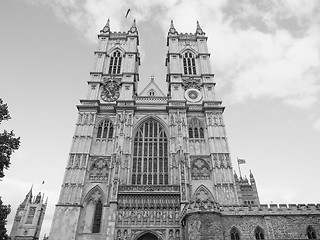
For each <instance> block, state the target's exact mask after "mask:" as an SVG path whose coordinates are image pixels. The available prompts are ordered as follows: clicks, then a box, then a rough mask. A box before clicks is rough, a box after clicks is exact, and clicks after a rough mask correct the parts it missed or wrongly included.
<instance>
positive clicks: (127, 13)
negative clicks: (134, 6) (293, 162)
mask: <svg viewBox="0 0 320 240" xmlns="http://www.w3.org/2000/svg"><path fill="white" fill-rule="evenodd" d="M130 11H131V9H130V8H129V9H128V10H127V13H126V18H127V17H128V14H129V12H130Z"/></svg>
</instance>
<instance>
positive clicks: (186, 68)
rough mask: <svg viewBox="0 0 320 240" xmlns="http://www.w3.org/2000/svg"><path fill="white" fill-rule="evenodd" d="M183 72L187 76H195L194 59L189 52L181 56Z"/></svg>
mask: <svg viewBox="0 0 320 240" xmlns="http://www.w3.org/2000/svg"><path fill="white" fill-rule="evenodd" d="M183 72H184V74H188V75H195V74H197V71H196V62H195V57H194V56H193V54H192V53H191V52H189V51H188V52H186V53H184V54H183Z"/></svg>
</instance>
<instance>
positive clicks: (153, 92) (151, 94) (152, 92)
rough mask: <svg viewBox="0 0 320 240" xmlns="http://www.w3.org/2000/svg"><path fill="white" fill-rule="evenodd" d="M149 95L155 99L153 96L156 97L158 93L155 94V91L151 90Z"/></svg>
mask: <svg viewBox="0 0 320 240" xmlns="http://www.w3.org/2000/svg"><path fill="white" fill-rule="evenodd" d="M148 95H149V96H151V97H153V96H155V95H156V93H155V91H154V90H153V89H151V90H150V91H149V94H148Z"/></svg>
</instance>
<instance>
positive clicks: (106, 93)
mask: <svg viewBox="0 0 320 240" xmlns="http://www.w3.org/2000/svg"><path fill="white" fill-rule="evenodd" d="M120 81H121V79H120V78H104V79H103V89H102V92H101V99H102V100H103V101H106V102H113V101H115V100H117V99H118V98H119V95H120V93H119V89H120Z"/></svg>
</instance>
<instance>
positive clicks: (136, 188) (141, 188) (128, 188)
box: [119, 185, 180, 193]
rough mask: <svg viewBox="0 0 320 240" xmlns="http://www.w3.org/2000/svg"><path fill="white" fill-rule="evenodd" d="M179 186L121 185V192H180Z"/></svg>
mask: <svg viewBox="0 0 320 240" xmlns="http://www.w3.org/2000/svg"><path fill="white" fill-rule="evenodd" d="M179 191H180V186H179V185H120V186H119V192H120V193H121V192H155V193H159V192H179Z"/></svg>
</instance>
